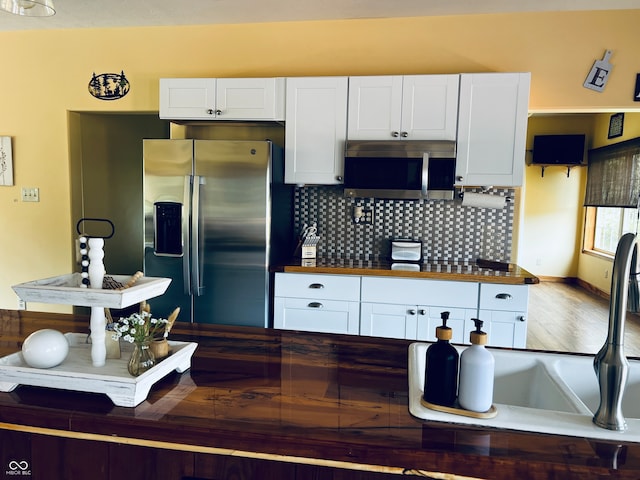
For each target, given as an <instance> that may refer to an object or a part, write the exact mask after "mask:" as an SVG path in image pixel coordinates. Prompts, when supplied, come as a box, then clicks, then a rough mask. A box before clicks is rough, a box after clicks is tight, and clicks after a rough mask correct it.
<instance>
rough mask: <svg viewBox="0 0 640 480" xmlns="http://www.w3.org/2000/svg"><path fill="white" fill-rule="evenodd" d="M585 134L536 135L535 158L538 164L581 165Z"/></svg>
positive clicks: (534, 140) (534, 142) (534, 161)
mask: <svg viewBox="0 0 640 480" xmlns="http://www.w3.org/2000/svg"><path fill="white" fill-rule="evenodd" d="M585 140H586V136H585V135H536V136H535V137H533V159H532V163H533V164H536V165H579V164H581V163H582V160H583V159H584V145H585Z"/></svg>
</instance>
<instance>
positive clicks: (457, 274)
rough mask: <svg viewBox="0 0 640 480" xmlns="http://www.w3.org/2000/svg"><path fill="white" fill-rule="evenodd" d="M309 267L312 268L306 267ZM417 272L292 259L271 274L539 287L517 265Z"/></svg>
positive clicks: (459, 265)
mask: <svg viewBox="0 0 640 480" xmlns="http://www.w3.org/2000/svg"><path fill="white" fill-rule="evenodd" d="M309 263H311V265H309V266H307V265H308V264H309ZM417 265H418V266H419V270H418V271H408V270H395V269H393V268H392V262H390V261H386V260H353V259H338V258H318V259H316V260H315V262H306V261H302V260H301V259H299V258H298V259H292V260H290V261H289V262H287V263H285V264H283V265H279V266H277V267H275V268H274V269H273V270H274V271H280V272H289V273H328V274H340V275H371V276H382V277H401V278H430V279H437V280H455V281H462V282H485V283H501V284H508V285H528V284H535V283H539V279H538V277H536V276H535V275H533V274H532V273H530V272H528V271H526V270H525V269H524V268H521V267H519V266H518V265H516V264H513V263H509V264H502V265H498V264H491V263H490V262H487V263H482V262H475V261H472V262H464V261H463V262H456V261H437V260H425V261H423V262H422V263H419V264H417Z"/></svg>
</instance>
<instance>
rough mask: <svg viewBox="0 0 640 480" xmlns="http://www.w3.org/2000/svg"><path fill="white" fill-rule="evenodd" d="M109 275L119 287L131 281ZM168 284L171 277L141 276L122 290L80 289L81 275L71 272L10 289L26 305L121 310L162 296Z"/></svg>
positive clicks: (125, 277)
mask: <svg viewBox="0 0 640 480" xmlns="http://www.w3.org/2000/svg"><path fill="white" fill-rule="evenodd" d="M110 276H111V277H112V278H113V279H114V280H116V281H118V282H120V283H122V284H126V283H127V282H128V281H129V280H130V279H131V277H130V276H128V275H110ZM170 283H171V279H170V278H162V277H141V278H140V279H138V281H136V283H135V284H134V285H133V286H131V287H129V288H125V289H123V290H105V289H94V288H83V287H81V285H82V277H81V275H80V274H79V273H70V274H67V275H60V276H58V277H51V278H45V279H43V280H35V281H32V282H26V283H20V284H18V285H14V286H13V287H12V288H13V290H14V291H15V292H16V294H17V295H18V296H19V297H20V298H21V299H22V300H24V301H25V302H39V303H59V304H62V305H76V306H79V307H105V308H116V309H121V308H125V307H128V306H130V305H133V304H135V303H139V302H142V301H144V300H148V299H149V298H154V297H158V296H160V295H162V294H163V293H164V292H165V291H166V290H167V288H168V287H169V284H170Z"/></svg>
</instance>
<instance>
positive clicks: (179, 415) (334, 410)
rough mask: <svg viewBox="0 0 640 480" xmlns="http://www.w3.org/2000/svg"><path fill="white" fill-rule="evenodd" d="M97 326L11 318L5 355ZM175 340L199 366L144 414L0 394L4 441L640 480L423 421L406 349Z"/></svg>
mask: <svg viewBox="0 0 640 480" xmlns="http://www.w3.org/2000/svg"><path fill="white" fill-rule="evenodd" d="M87 326H88V320H87V319H86V318H83V317H72V316H70V315H62V314H45V313H33V312H16V311H7V310H4V311H0V354H2V356H4V355H7V354H10V353H13V352H15V351H17V350H19V348H20V345H21V342H22V339H23V338H24V337H26V336H27V335H28V334H29V333H31V332H32V331H35V330H38V329H40V328H56V329H58V330H60V331H65V332H66V331H78V332H86V331H87ZM172 337H173V338H174V339H175V340H189V341H197V342H199V346H198V349H197V350H196V353H195V355H194V357H193V362H192V367H191V369H190V370H188V371H187V372H185V373H183V374H178V373H175V372H174V373H171V374H170V375H169V376H168V377H166V378H165V379H164V380H162V381H160V382H159V383H158V384H156V385H155V386H154V387H153V388H152V390H151V392H150V394H149V396H148V398H147V400H145V401H144V402H143V403H141V404H140V405H139V406H138V407H136V408H125V407H116V406H114V405H113V404H112V403H111V401H110V400H109V399H108V398H107V397H106V396H103V395H98V394H87V393H78V392H69V391H64V390H55V389H43V388H35V387H26V386H20V387H18V388H16V389H15V390H14V391H13V392H9V393H0V435H1V434H2V433H1V432H2V431H4V430H19V431H31V432H34V431H35V432H36V433H46V434H47V435H53V436H67V437H73V436H74V435H76V436H78V437H81V438H92V439H98V440H99V439H108V441H110V442H114V441H119V440H121V441H122V442H123V443H128V444H133V445H143V446H155V447H157V448H164V449H176V450H182V451H185V450H186V451H194V452H201V453H202V452H205V453H206V452H212V453H216V454H218V455H234V456H236V457H237V456H241V457H242V456H245V457H247V458H249V457H252V456H253V457H254V458H255V457H256V456H260V458H263V459H273V460H278V461H282V460H284V461H286V462H293V463H299V464H318V462H325V463H326V464H328V465H334V466H336V465H338V466H339V467H340V468H346V469H354V470H360V471H361V472H362V471H363V470H364V471H372V472H373V471H376V472H387V473H398V474H401V473H403V472H404V473H405V474H407V473H411V472H423V474H424V475H425V476H427V477H428V478H459V477H458V476H461V477H473V478H490V479H493V480H499V479H516V478H517V479H526V478H531V479H542V478H544V479H547V478H549V479H551V478H554V479H556V478H557V479H559V478H562V479H569V478H576V479H578V478H579V479H581V480H584V479H589V478H594V479H595V478H605V477H606V478H625V479H626V478H629V479H631V478H635V479H637V478H640V444H634V443H623V442H619V443H618V442H604V441H590V440H587V439H583V438H575V437H569V436H560V435H542V434H532V433H525V432H516V431H507V430H497V429H483V428H473V427H466V426H460V425H454V424H445V423H437V422H427V421H422V420H419V419H416V418H414V417H412V416H411V415H410V414H409V411H408V385H407V363H408V360H407V358H408V351H407V349H408V346H409V344H410V342H409V341H405V340H391V339H379V338H371V337H354V336H341V335H326V334H311V333H300V332H295V331H281V330H268V329H259V328H239V327H223V326H212V325H188V324H181V323H178V324H177V325H176V327H175V328H174V330H173V331H172ZM116 439H117V440H116ZM341 478H342V477H341ZM375 478H378V477H375Z"/></svg>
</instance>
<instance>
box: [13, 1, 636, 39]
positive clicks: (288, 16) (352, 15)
mask: <svg viewBox="0 0 640 480" xmlns="http://www.w3.org/2000/svg"><path fill="white" fill-rule="evenodd" d="M54 1H55V6H56V14H55V15H54V16H53V17H45V18H34V17H19V16H17V15H12V14H10V13H5V12H0V31H11V30H35V29H69V28H103V27H105V28H108V27H136V26H162V25H203V24H232V23H260V22H287V21H305V20H335V19H356V18H391V17H418V16H436V15H474V14H487V13H516V12H542V11H578V10H620V9H637V8H640V0H605V1H603V0H480V1H479V0H269V1H267V0H190V1H189V2H178V1H176V0H109V1H108V2H99V1H97V0H54ZM185 7H188V8H185Z"/></svg>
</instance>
